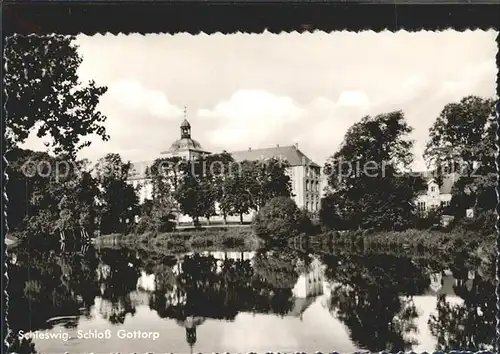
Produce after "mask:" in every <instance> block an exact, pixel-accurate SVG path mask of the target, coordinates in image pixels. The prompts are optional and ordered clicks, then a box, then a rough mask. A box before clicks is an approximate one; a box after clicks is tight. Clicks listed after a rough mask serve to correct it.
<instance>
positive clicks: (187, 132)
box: [181, 106, 191, 139]
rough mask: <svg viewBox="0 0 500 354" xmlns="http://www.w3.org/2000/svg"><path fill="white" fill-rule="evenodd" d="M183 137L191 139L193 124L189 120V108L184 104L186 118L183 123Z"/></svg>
mask: <svg viewBox="0 0 500 354" xmlns="http://www.w3.org/2000/svg"><path fill="white" fill-rule="evenodd" d="M181 139H191V124H189V122H188V121H187V108H186V107H185V106H184V120H183V121H182V124H181Z"/></svg>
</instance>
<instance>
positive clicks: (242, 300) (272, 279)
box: [150, 253, 297, 320]
mask: <svg viewBox="0 0 500 354" xmlns="http://www.w3.org/2000/svg"><path fill="white" fill-rule="evenodd" d="M252 262H253V265H252ZM252 262H251V261H250V260H242V259H241V260H235V259H225V260H217V259H215V258H214V257H213V256H210V255H209V256H202V255H199V254H194V255H190V256H185V257H184V259H183V260H182V264H181V271H180V272H179V274H178V275H177V276H176V277H175V284H172V283H171V282H168V286H163V288H162V289H159V288H157V291H156V292H155V294H154V295H153V296H152V299H151V302H150V306H151V308H153V309H155V310H156V311H157V312H158V314H159V315H160V316H161V317H169V318H176V319H179V320H185V319H186V318H188V317H189V316H194V317H203V318H216V319H227V320H232V319H234V318H235V316H236V315H237V313H238V312H240V311H251V312H264V313H269V312H273V313H277V314H286V313H287V312H289V311H290V310H291V308H292V305H293V303H292V301H291V300H292V291H291V289H292V287H293V286H294V284H295V282H296V280H297V272H296V269H295V263H296V262H295V260H294V259H293V258H290V257H289V256H284V255H278V254H276V253H274V254H266V253H260V254H258V255H257V256H256V257H254V259H253V260H252ZM176 267H177V266H174V267H173V268H174V269H175V268H176ZM166 274H167V275H168V276H169V277H170V276H171V274H173V271H171V270H170V269H167V270H166ZM155 275H156V277H155V278H156V279H157V282H159V280H158V278H159V277H160V276H159V275H160V274H158V273H155Z"/></svg>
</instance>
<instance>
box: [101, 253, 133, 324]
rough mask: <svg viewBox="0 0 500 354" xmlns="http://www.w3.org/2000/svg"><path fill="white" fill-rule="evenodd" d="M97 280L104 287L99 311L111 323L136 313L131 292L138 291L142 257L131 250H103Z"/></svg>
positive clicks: (119, 321)
mask: <svg viewBox="0 0 500 354" xmlns="http://www.w3.org/2000/svg"><path fill="white" fill-rule="evenodd" d="M100 262H101V263H100V265H99V267H98V279H99V283H100V284H99V285H100V288H101V304H100V308H99V312H100V314H101V315H102V316H103V318H105V319H107V320H108V321H109V322H110V323H112V324H121V323H124V321H125V317H126V315H127V314H131V315H134V314H135V311H136V310H135V305H134V303H133V302H132V299H131V292H133V291H135V290H136V286H137V280H138V279H139V275H140V270H139V269H140V266H141V260H140V259H139V258H138V257H137V255H136V254H135V253H133V252H132V251H123V250H120V251H118V250H113V249H107V250H104V251H103V252H102V253H101V255H100Z"/></svg>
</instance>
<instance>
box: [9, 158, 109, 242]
mask: <svg viewBox="0 0 500 354" xmlns="http://www.w3.org/2000/svg"><path fill="white" fill-rule="evenodd" d="M7 159H8V160H9V162H10V169H11V170H10V173H9V176H10V178H9V183H8V185H7V195H8V197H9V204H10V207H11V209H12V212H11V213H9V227H10V228H11V229H13V230H16V231H20V232H22V233H23V234H24V236H26V237H31V238H33V237H35V238H37V239H45V238H47V237H53V236H54V235H55V237H57V238H58V237H59V236H58V234H57V232H56V231H57V230H61V231H62V230H68V229H73V228H76V227H82V228H85V230H86V231H87V232H88V233H89V234H92V232H93V230H94V228H95V206H96V205H95V202H96V197H97V195H98V193H99V191H98V184H97V180H96V179H95V178H93V177H92V175H91V174H90V172H89V171H86V170H85V168H84V164H85V161H73V162H71V163H70V162H68V161H67V160H66V159H64V158H56V157H53V156H51V155H49V154H47V153H42V152H35V151H31V150H22V149H12V150H10V151H9V153H8V154H7ZM11 201H12V204H11ZM77 236H78V235H77Z"/></svg>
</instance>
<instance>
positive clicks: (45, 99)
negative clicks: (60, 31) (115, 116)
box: [4, 35, 108, 159]
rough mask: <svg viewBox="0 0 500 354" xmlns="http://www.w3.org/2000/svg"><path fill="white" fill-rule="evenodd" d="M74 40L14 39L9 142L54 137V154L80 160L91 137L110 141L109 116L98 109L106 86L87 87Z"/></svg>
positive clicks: (8, 53)
mask: <svg viewBox="0 0 500 354" xmlns="http://www.w3.org/2000/svg"><path fill="white" fill-rule="evenodd" d="M73 40H74V37H71V36H63V35H47V36H13V37H11V38H9V40H8V41H7V44H6V49H5V57H6V59H7V66H6V73H5V78H4V80H5V81H4V82H5V90H6V92H7V95H8V100H7V102H6V108H7V112H8V114H7V117H6V137H7V143H8V145H9V147H11V148H12V147H15V146H19V144H21V143H23V142H24V141H25V140H26V138H27V137H28V135H29V134H30V132H31V131H32V130H35V131H36V134H37V136H38V137H50V138H51V141H50V142H49V143H48V145H49V146H50V147H51V148H53V151H54V153H56V154H60V153H65V154H67V155H68V156H69V157H70V158H72V159H74V158H75V156H76V153H77V152H78V151H79V150H80V149H82V148H83V147H85V146H88V145H90V141H89V140H85V139H84V138H86V137H88V136H90V135H97V136H100V137H101V138H102V139H104V140H107V139H108V135H107V134H106V130H105V128H104V126H103V123H104V121H105V120H106V117H105V116H104V115H103V114H102V113H101V112H99V111H98V110H97V105H98V103H99V99H100V97H101V96H102V95H103V94H104V93H105V92H106V90H107V88H106V87H100V86H97V85H96V84H95V82H94V81H90V82H88V83H87V84H83V83H81V82H80V81H79V79H78V74H77V70H78V68H79V66H80V64H81V62H82V58H81V57H80V55H79V54H78V51H77V46H76V45H75V44H74V43H73Z"/></svg>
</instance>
